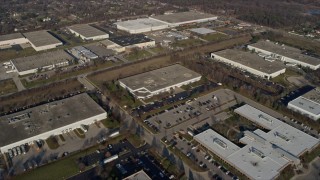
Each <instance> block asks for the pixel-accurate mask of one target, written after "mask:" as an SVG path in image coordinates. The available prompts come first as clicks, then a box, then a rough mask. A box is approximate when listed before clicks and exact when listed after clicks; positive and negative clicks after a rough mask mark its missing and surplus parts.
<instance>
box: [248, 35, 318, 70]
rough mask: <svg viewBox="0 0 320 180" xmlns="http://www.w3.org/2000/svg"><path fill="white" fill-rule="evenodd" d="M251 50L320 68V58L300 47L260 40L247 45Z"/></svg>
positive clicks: (289, 61)
mask: <svg viewBox="0 0 320 180" xmlns="http://www.w3.org/2000/svg"><path fill="white" fill-rule="evenodd" d="M247 47H248V49H249V50H253V51H255V52H258V53H263V54H266V55H270V56H272V57H273V58H277V59H279V60H281V61H284V62H287V63H292V64H297V65H301V66H302V67H308V68H310V69H312V70H316V69H319V68H320V59H319V58H316V57H312V56H310V55H306V54H303V52H302V51H301V50H300V49H297V48H293V47H290V46H286V45H284V44H278V43H274V42H271V41H268V40H267V41H259V42H257V43H254V44H250V45H248V46H247Z"/></svg>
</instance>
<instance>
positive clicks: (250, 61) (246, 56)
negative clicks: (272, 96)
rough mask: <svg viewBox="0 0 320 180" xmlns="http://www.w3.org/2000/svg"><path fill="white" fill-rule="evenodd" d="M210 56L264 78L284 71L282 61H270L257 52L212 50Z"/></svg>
mask: <svg viewBox="0 0 320 180" xmlns="http://www.w3.org/2000/svg"><path fill="white" fill-rule="evenodd" d="M211 58H213V59H214V60H218V61H221V62H224V63H226V64H230V65H231V66H234V67H237V68H239V69H242V70H245V71H247V72H249V73H251V74H254V75H256V76H260V77H263V78H266V79H270V78H274V77H276V76H279V75H280V74H283V73H285V71H286V68H285V65H284V64H283V63H280V62H276V61H274V62H270V61H267V60H265V59H263V58H262V57H259V56H258V55H257V54H254V53H250V52H245V51H241V50H235V49H226V50H222V51H218V52H214V53H211Z"/></svg>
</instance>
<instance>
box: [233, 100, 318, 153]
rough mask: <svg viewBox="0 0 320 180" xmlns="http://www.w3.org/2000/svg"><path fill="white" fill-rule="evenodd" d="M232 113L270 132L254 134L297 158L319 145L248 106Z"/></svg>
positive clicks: (302, 133) (296, 130)
mask: <svg viewBox="0 0 320 180" xmlns="http://www.w3.org/2000/svg"><path fill="white" fill-rule="evenodd" d="M234 112H236V113H237V114H239V115H241V116H243V117H245V118H247V119H248V120H250V121H252V122H254V123H256V124H259V125H260V126H262V127H264V128H266V129H268V130H270V131H269V132H268V133H265V132H263V131H261V130H258V131H257V130H256V131H255V132H256V134H258V135H259V136H260V137H262V138H264V139H265V140H266V141H270V142H272V143H273V144H276V145H277V146H279V147H281V148H282V149H284V150H285V151H287V152H289V153H290V154H292V155H294V156H299V155H300V154H301V153H302V152H304V151H305V150H306V149H310V148H312V147H313V146H315V145H316V144H318V143H319V140H318V139H316V138H314V137H312V136H310V135H308V134H306V133H304V132H303V131H300V130H299V129H296V128H294V127H292V126H290V125H288V124H286V123H284V122H282V121H280V120H278V119H277V118H274V117H272V116H270V115H269V114H266V113H264V112H263V111H261V110H259V109H256V108H254V107H252V106H250V105H247V104H246V105H243V106H241V107H239V108H237V109H235V111H234ZM248 112H250V113H248Z"/></svg>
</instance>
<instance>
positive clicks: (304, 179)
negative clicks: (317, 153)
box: [292, 157, 320, 180]
mask: <svg viewBox="0 0 320 180" xmlns="http://www.w3.org/2000/svg"><path fill="white" fill-rule="evenodd" d="M319 179H320V157H317V158H316V159H315V160H313V161H312V162H311V163H310V166H309V169H308V170H307V173H306V174H302V175H298V176H295V177H293V178H292V180H319Z"/></svg>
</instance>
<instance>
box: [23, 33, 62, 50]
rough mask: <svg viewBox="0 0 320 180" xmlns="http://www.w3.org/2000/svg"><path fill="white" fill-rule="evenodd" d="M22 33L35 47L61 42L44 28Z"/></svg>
mask: <svg viewBox="0 0 320 180" xmlns="http://www.w3.org/2000/svg"><path fill="white" fill-rule="evenodd" d="M23 35H24V36H25V37H26V38H27V39H28V40H29V41H30V42H31V43H32V44H33V45H34V46H36V47H40V46H47V45H52V44H58V43H62V42H61V41H59V40H58V39H57V38H55V37H54V36H52V35H51V34H50V33H49V32H48V31H46V30H42V31H34V32H28V33H23Z"/></svg>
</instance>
